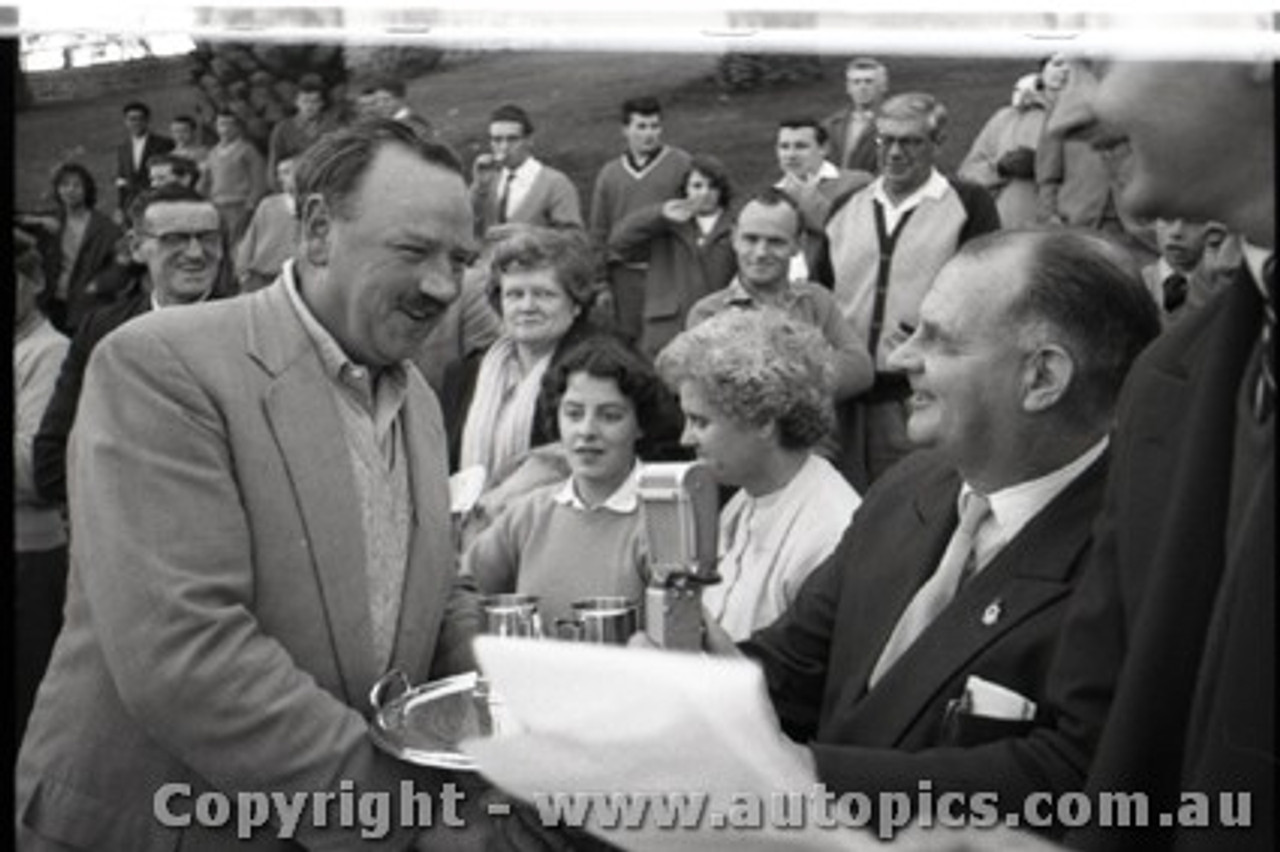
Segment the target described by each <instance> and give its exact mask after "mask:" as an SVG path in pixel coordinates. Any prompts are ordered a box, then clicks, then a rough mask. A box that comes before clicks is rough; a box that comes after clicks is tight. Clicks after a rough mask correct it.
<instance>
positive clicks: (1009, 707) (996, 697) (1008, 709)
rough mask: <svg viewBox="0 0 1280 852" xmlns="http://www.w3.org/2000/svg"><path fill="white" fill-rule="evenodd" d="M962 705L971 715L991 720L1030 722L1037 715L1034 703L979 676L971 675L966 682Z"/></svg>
mask: <svg viewBox="0 0 1280 852" xmlns="http://www.w3.org/2000/svg"><path fill="white" fill-rule="evenodd" d="M961 703H962V705H963V707H964V709H965V710H966V711H967V712H968V713H969V714H971V715H973V716H985V717H987V718H989V719H1005V720H1009V721H1015V722H1017V721H1029V720H1031V719H1034V718H1035V715H1036V703H1035V702H1034V701H1032V700H1030V699H1028V698H1026V697H1024V696H1022V695H1019V694H1018V693H1017V692H1015V691H1013V690H1012V689H1009V688H1008V687H1005V686H1001V685H1000V684H998V683H993V682H992V681H989V680H984V679H983V678H980V677H978V676H977V675H969V678H968V680H966V681H965V684H964V698H963V699H961Z"/></svg>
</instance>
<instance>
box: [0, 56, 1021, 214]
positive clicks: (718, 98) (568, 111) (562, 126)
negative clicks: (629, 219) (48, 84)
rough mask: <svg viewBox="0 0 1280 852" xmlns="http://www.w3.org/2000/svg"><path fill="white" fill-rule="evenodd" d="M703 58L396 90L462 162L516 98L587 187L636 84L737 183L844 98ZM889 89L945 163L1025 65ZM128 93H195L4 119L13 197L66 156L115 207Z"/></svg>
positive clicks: (564, 166) (655, 59)
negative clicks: (939, 140) (740, 90)
mask: <svg viewBox="0 0 1280 852" xmlns="http://www.w3.org/2000/svg"><path fill="white" fill-rule="evenodd" d="M715 61H716V57H715V56H712V55H702V54H687V53H685V54H669V53H658V52H654V53H585V52H583V53H561V52H492V53H480V54H472V55H468V56H462V57H456V58H450V59H448V60H446V62H445V63H444V64H443V65H442V66H441V67H440V68H439V69H438V70H437V71H435V72H433V73H432V74H430V75H428V76H425V77H422V78H420V79H418V80H415V81H413V82H412V83H411V84H410V87H409V100H410V102H411V103H412V104H413V106H414V107H415V108H416V109H418V110H419V111H420V112H422V113H423V114H425V115H426V116H428V117H429V118H430V119H431V120H432V121H433V122H434V123H435V124H436V126H437V127H438V128H439V130H440V133H441V136H442V137H443V138H444V139H445V140H446V141H448V142H450V143H451V144H453V145H455V146H456V147H457V149H458V150H459V151H460V152H461V153H462V154H463V155H464V157H465V158H466V159H467V160H468V161H469V160H470V159H471V158H472V157H473V156H474V155H475V154H476V153H479V152H480V151H482V150H484V146H485V144H486V143H485V139H486V131H487V117H488V114H489V112H490V110H492V109H493V108H494V107H495V106H497V105H499V104H502V103H506V102H512V103H519V104H521V105H522V106H524V107H525V108H526V109H527V110H528V111H529V113H530V115H531V116H532V117H533V121H534V123H535V124H536V125H537V135H536V137H535V145H536V149H537V151H538V155H539V157H540V158H541V159H543V160H545V161H547V162H548V163H550V164H552V165H554V166H556V167H557V168H559V169H561V170H563V171H565V172H566V173H567V174H568V175H569V176H570V178H572V179H573V181H574V182H575V184H576V185H577V186H578V189H579V191H580V193H581V194H582V198H583V204H584V205H586V204H587V202H588V200H589V198H590V191H591V184H592V181H593V180H594V176H595V173H596V172H597V171H598V170H599V168H600V166H601V165H602V164H603V163H604V162H605V161H606V160H607V159H608V158H610V157H612V156H616V155H617V154H618V153H619V152H620V150H621V145H622V139H621V135H620V133H619V125H618V116H617V109H618V105H619V104H620V103H621V101H622V100H623V99H625V98H627V97H629V96H632V95H638V94H654V95H656V96H658V97H659V98H660V99H662V101H663V103H664V106H665V107H666V118H665V124H666V138H667V140H668V141H670V142H672V143H674V144H677V145H680V146H681V147H683V148H685V149H687V150H690V151H695V152H697V151H701V152H707V153H712V154H715V155H717V156H719V157H720V158H721V159H723V160H724V162H725V163H726V164H727V165H728V167H729V169H730V171H731V174H732V176H733V178H734V180H735V183H736V184H737V185H738V186H739V187H742V188H751V187H755V186H759V185H763V184H765V183H768V182H769V181H771V180H773V179H774V177H775V172H776V164H775V160H774V154H773V139H774V132H775V128H776V125H777V122H778V121H779V120H780V119H782V118H785V117H794V116H803V115H813V116H817V117H819V118H820V117H822V116H825V115H826V114H827V113H829V112H831V111H832V110H835V109H838V108H839V107H841V106H842V105H843V104H844V102H845V96H844V93H843V76H842V67H843V60H841V59H840V58H836V57H832V58H829V59H827V60H825V61H824V66H825V68H826V70H827V73H826V78H825V79H824V80H822V81H819V82H814V83H805V84H786V85H779V86H775V87H772V88H769V89H762V90H759V91H754V92H750V93H746V94H728V93H725V92H723V91H722V90H721V88H720V86H719V85H718V84H717V83H716V82H715V79H714V70H715ZM886 63H887V64H888V65H889V67H890V75H891V83H892V88H893V90H894V91H899V92H902V91H908V90H923V91H928V92H931V93H933V94H934V95H936V96H938V97H939V98H941V99H942V101H943V103H945V104H946V105H947V106H948V108H949V109H950V111H951V116H952V118H951V121H952V123H951V131H950V135H949V136H950V138H949V141H948V142H947V144H946V145H945V146H944V148H943V151H942V154H941V158H942V165H943V166H944V167H952V166H954V165H955V164H956V163H958V162H959V161H960V159H961V158H962V157H963V156H964V154H965V152H966V151H967V149H968V147H969V144H970V143H971V142H972V140H973V137H974V136H975V135H976V134H977V132H978V130H979V129H980V128H981V127H982V124H983V123H984V122H985V121H986V120H987V118H988V117H989V116H990V115H991V113H992V112H993V111H995V109H996V108H997V107H999V106H1001V105H1002V104H1004V103H1006V102H1007V98H1008V92H1009V90H1010V88H1011V86H1012V85H1013V81H1014V80H1015V79H1016V78H1017V77H1018V76H1019V75H1020V74H1023V73H1026V72H1027V71H1028V70H1031V65H1032V63H1030V62H1028V61H1027V60H1025V59H990V58H983V59H975V58H955V57H947V58H931V57H902V56H894V57H886ZM134 97H140V98H142V99H143V100H146V101H147V102H148V103H149V104H150V105H151V107H152V111H153V113H154V119H153V120H154V123H155V124H156V125H157V126H158V127H159V128H160V129H162V130H163V129H165V128H167V125H168V121H169V119H170V118H171V117H172V116H174V115H176V114H178V113H180V112H189V111H191V110H192V108H193V107H194V104H195V91H194V89H192V88H191V87H188V86H182V85H178V86H163V87H157V88H154V89H148V90H144V91H140V92H120V93H118V95H117V96H116V97H114V98H100V99H95V100H92V101H82V102H73V103H58V104H45V105H38V106H36V107H34V108H32V109H30V110H27V111H24V112H22V113H19V114H18V115H17V117H16V122H15V123H16V138H15V152H14V153H15V160H16V164H17V174H16V176H15V178H16V180H15V193H16V196H15V201H16V206H17V207H18V209H30V208H33V207H40V206H45V205H47V204H48V203H49V200H48V198H47V196H46V193H47V190H48V180H49V175H50V173H51V172H52V170H53V169H54V168H55V167H56V165H57V164H58V162H60V161H61V160H63V159H65V158H66V157H68V156H69V155H70V156H73V157H75V158H76V159H79V160H80V161H81V162H83V163H85V164H86V165H87V166H88V167H89V169H90V170H91V171H92V172H93V174H94V176H95V177H97V178H98V181H99V185H100V186H99V188H100V190H101V191H102V196H103V200H102V202H101V203H102V204H103V206H104V209H107V210H110V209H114V195H113V193H112V192H111V184H112V181H113V180H114V177H115V171H114V170H115V159H114V150H115V145H116V144H117V143H118V142H119V141H120V139H121V136H122V134H123V128H122V124H121V118H120V106H121V105H122V104H123V103H124V102H125V101H126V100H130V99H132V98H134Z"/></svg>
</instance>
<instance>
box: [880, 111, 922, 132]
mask: <svg viewBox="0 0 1280 852" xmlns="http://www.w3.org/2000/svg"><path fill="white" fill-rule="evenodd" d="M876 129H877V130H879V131H880V132H882V133H891V134H895V135H898V136H902V135H904V134H907V133H915V134H918V135H920V136H926V135H928V133H929V120H928V119H927V118H925V117H924V116H922V115H920V116H913V115H882V116H880V117H879V118H877V119H876Z"/></svg>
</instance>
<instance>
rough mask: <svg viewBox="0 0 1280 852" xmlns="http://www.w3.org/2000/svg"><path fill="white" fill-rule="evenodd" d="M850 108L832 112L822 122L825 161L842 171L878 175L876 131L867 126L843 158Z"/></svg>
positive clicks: (872, 126) (878, 162)
mask: <svg viewBox="0 0 1280 852" xmlns="http://www.w3.org/2000/svg"><path fill="white" fill-rule="evenodd" d="M849 112H850V107H845V108H844V109H842V110H840V111H838V112H833V113H832V114H831V115H829V116H827V117H826V119H824V120H823V122H822V126H823V127H824V128H826V131H827V154H828V156H827V159H829V160H831V162H833V163H835V164H836V165H837V166H839V167H840V168H842V169H861V170H862V171H864V172H871V174H873V175H874V174H879V173H880V161H879V158H878V156H877V153H876V129H875V126H874V125H868V126H867V129H866V131H865V132H863V134H862V136H861V137H859V138H858V142H857V144H855V145H854V146H853V150H852V151H850V152H849V156H848V157H845V156H844V145H845V136H846V135H847V134H848V132H849Z"/></svg>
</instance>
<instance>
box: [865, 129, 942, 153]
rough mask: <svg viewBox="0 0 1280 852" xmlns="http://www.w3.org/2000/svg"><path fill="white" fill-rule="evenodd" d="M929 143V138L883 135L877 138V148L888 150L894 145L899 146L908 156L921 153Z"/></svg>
mask: <svg viewBox="0 0 1280 852" xmlns="http://www.w3.org/2000/svg"><path fill="white" fill-rule="evenodd" d="M929 142H930V140H929V138H928V137H927V136H886V135H884V134H883V133H881V134H878V135H877V136H876V147H877V148H883V149H885V150H888V149H890V148H892V147H893V146H894V145H899V146H901V148H902V150H903V151H905V152H907V153H908V154H912V153H915V152H916V151H919V150H920V149H921V148H923V147H924V146H925V145H928V144H929Z"/></svg>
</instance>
